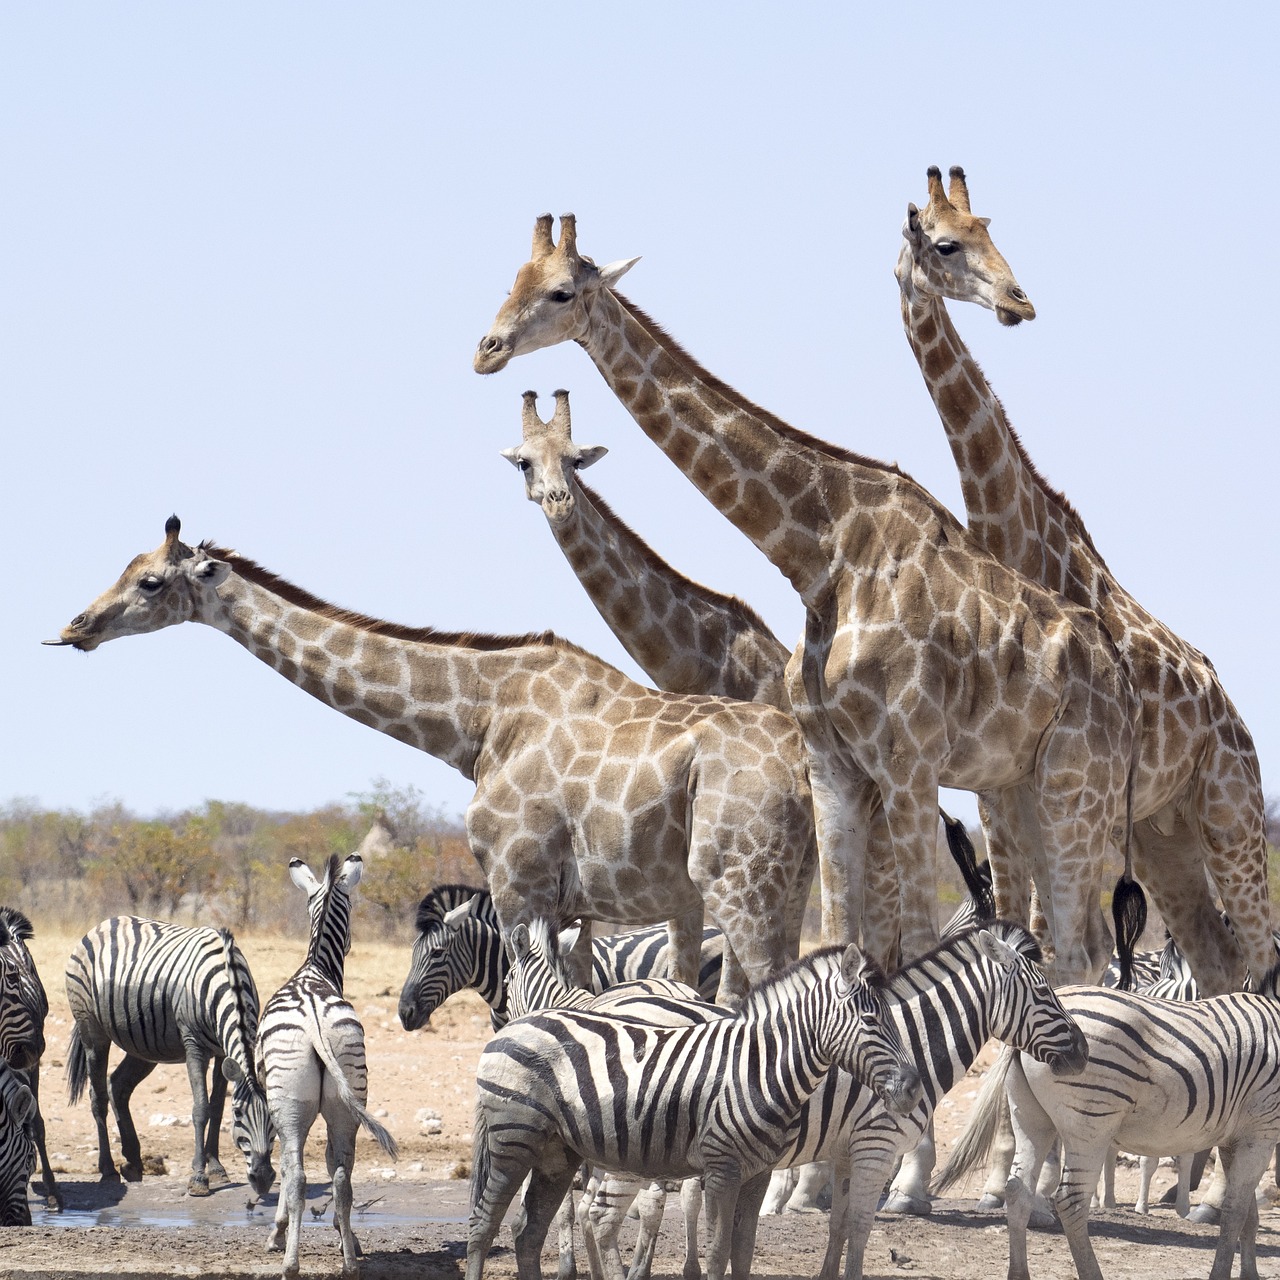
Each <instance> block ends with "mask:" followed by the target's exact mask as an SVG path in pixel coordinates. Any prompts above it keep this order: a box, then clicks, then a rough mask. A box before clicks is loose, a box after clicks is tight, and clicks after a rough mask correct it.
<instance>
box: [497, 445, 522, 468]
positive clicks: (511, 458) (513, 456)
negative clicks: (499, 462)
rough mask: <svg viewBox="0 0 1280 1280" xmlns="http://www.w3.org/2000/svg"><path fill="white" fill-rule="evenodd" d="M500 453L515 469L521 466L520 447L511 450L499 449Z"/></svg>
mask: <svg viewBox="0 0 1280 1280" xmlns="http://www.w3.org/2000/svg"><path fill="white" fill-rule="evenodd" d="M498 452H499V453H500V454H502V456H503V457H504V458H506V460H507V461H508V462H509V463H511V465H512V466H513V467H518V466H519V465H520V446H519V445H516V446H515V447H513V448H511V449H499V450H498Z"/></svg>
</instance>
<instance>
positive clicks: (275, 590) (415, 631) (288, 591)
mask: <svg viewBox="0 0 1280 1280" xmlns="http://www.w3.org/2000/svg"><path fill="white" fill-rule="evenodd" d="M200 550H201V551H203V552H205V553H206V554H207V555H210V556H213V557H214V558H215V559H218V560H225V561H226V562H227V563H228V564H229V565H231V567H232V568H233V569H234V570H235V571H236V573H238V574H239V575H240V576H241V577H242V578H244V579H245V580H246V581H248V582H252V583H254V584H255V585H256V586H259V587H262V588H264V589H265V590H267V591H270V592H271V593H272V594H273V595H277V596H279V597H280V598H281V599H282V600H284V601H287V602H288V603H289V604H293V605H297V606H298V607H299V608H300V609H306V610H308V611H309V612H311V613H315V614H317V615H319V616H320V617H322V618H328V619H329V620H330V621H332V622H336V623H338V624H339V625H341V626H347V627H356V628H357V629H359V630H360V631H367V632H369V633H370V634H371V635H376V636H386V637H387V638H388V639H391V640H407V641H409V642H410V643H411V644H440V645H448V646H449V647H450V648H456V649H476V650H480V651H482V652H492V651H496V650H500V649H523V648H526V647H532V646H540V645H542V646H547V647H549V648H552V649H561V650H564V651H567V652H570V653H578V654H582V655H583V656H584V657H592V656H593V655H591V654H590V653H588V651H587V650H586V649H584V648H582V647H581V646H580V645H576V644H574V643H573V641H572V640H566V639H565V638H564V637H563V636H558V635H556V633H555V632H554V631H530V632H527V633H526V634H524V635H507V636H496V635H486V634H484V633H481V632H476V631H440V630H437V629H436V628H435V627H408V626H404V625H403V624H401V623H399V622H387V621H386V620H385V619H383V618H374V617H370V616H369V615H368V614H367V613H359V612H357V611H356V610H354V609H344V608H342V607H341V606H340V605H336V604H330V603H329V601H327V600H323V599H321V597H319V596H317V595H313V594H312V593H311V592H310V591H308V590H307V589H306V588H305V587H299V586H297V585H295V584H294V583H292V582H290V581H289V580H288V579H287V578H282V577H280V575H279V574H276V573H272V572H271V570H270V569H264V568H263V567H262V566H261V565H260V564H258V563H256V562H255V561H253V560H250V559H249V558H248V557H247V556H242V555H241V554H240V553H239V552H238V551H232V550H230V549H229V548H227V547H219V546H217V545H216V544H214V543H213V542H210V541H209V540H207V539H206V540H205V541H204V542H202V543H201V544H200ZM596 661H601V660H600V659H596Z"/></svg>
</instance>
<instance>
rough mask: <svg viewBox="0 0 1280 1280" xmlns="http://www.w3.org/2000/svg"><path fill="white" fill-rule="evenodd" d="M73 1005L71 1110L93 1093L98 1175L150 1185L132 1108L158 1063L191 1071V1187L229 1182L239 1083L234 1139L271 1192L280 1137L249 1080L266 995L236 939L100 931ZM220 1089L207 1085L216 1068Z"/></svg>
mask: <svg viewBox="0 0 1280 1280" xmlns="http://www.w3.org/2000/svg"><path fill="white" fill-rule="evenodd" d="M67 1000H68V1003H69V1004H70V1006H71V1016H72V1018H73V1019H74V1020H75V1026H74V1028H73V1029H72V1032H71V1046H70V1051H69V1053H68V1057H67V1083H68V1086H69V1089H70V1095H71V1102H72V1103H73V1104H74V1103H76V1102H78V1101H79V1100H80V1097H81V1095H82V1094H83V1093H84V1087H85V1084H86V1083H87V1084H88V1085H89V1093H90V1105H91V1106H92V1109H93V1118H94V1120H95V1121H96V1123H97V1128H98V1172H99V1173H100V1174H101V1176H102V1177H103V1178H104V1179H108V1180H119V1177H120V1174H121V1173H123V1175H124V1177H125V1178H126V1179H127V1180H128V1181H130V1182H137V1181H138V1180H140V1179H141V1177H142V1152H141V1148H140V1146H139V1143H138V1133H137V1130H136V1129H135V1128H134V1124H133V1118H132V1116H131V1115H130V1114H129V1099H130V1097H131V1096H132V1094H133V1091H134V1089H135V1088H136V1087H137V1086H138V1084H139V1083H140V1082H141V1081H142V1080H144V1079H145V1078H146V1077H147V1076H148V1075H150V1074H151V1072H152V1071H153V1070H154V1069H155V1066H156V1064H157V1063H160V1062H175V1063H176V1062H184V1063H186V1064H187V1074H188V1077H189V1079H190V1080H191V1082H192V1109H191V1121H192V1125H193V1127H194V1129H195V1156H194V1158H193V1160H192V1162H191V1168H192V1175H191V1178H190V1180H189V1182H188V1184H187V1189H188V1192H189V1194H191V1195H208V1194H209V1190H210V1185H211V1183H212V1185H213V1186H218V1185H221V1184H224V1183H226V1181H227V1175H226V1171H225V1170H224V1169H223V1167H222V1163H221V1161H220V1160H219V1159H218V1128H219V1125H220V1124H221V1120H222V1108H223V1104H224V1102H225V1099H226V1092H227V1081H228V1080H230V1081H231V1082H232V1103H231V1112H232V1135H233V1137H234V1138H235V1142H236V1145H237V1146H238V1147H239V1148H240V1150H241V1151H242V1152H244V1154H245V1158H246V1160H247V1161H248V1167H249V1182H250V1184H251V1185H252V1187H253V1189H254V1190H255V1191H256V1192H257V1193H258V1194H259V1195H264V1194H266V1192H267V1191H269V1190H270V1189H271V1183H272V1182H273V1180H274V1179H275V1170H274V1169H272V1167H271V1146H272V1143H273V1141H274V1136H275V1135H274V1133H273V1131H272V1128H271V1120H270V1116H269V1115H268V1114H267V1103H266V1098H265V1097H264V1095H263V1093H262V1089H261V1087H260V1085H259V1084H258V1080H257V1078H256V1077H255V1075H254V1069H253V1047H254V1040H255V1037H256V1035H257V1030H258V992H257V988H256V987H255V986H254V983H253V976H252V974H250V972H249V966H248V964H247V963H246V962H245V958H244V956H243V955H242V954H241V952H240V948H239V947H237V946H236V943H235V939H234V938H233V937H232V936H231V934H230V932H229V931H228V930H226V929H208V928H194V929H189V928H184V927H183V926H181V925H176V924H167V923H165V922H164V921H160V920H144V919H142V918H141V917H138V916H114V917H112V918H111V919H110V920H104V921H103V922H102V923H101V924H100V925H98V926H97V928H95V929H94V930H92V931H91V932H90V933H87V934H85V936H84V937H83V938H82V939H81V940H80V942H79V943H78V944H77V946H76V948H75V950H74V951H73V952H72V953H71V958H70V959H69V960H68V961H67ZM112 1044H115V1045H117V1046H119V1048H121V1049H123V1050H124V1053H125V1057H124V1060H123V1061H122V1062H121V1063H120V1064H119V1065H118V1066H117V1067H116V1069H115V1071H113V1072H112V1074H111V1103H112V1108H113V1110H114V1112H115V1117H116V1124H117V1125H118V1127H119V1129H120V1147H121V1151H122V1154H123V1155H124V1160H125V1163H124V1165H123V1167H122V1168H121V1169H120V1171H119V1172H117V1170H116V1167H115V1165H114V1164H113V1163H112V1160H111V1145H110V1141H109V1139H108V1136H107V1099H108V1091H107V1055H108V1054H109V1052H110V1050H111V1046H112ZM211 1060H212V1062H213V1064H214V1072H213V1085H212V1088H211V1089H209V1088H207V1087H206V1084H205V1073H206V1070H207V1068H208V1065H209V1062H210V1061H211Z"/></svg>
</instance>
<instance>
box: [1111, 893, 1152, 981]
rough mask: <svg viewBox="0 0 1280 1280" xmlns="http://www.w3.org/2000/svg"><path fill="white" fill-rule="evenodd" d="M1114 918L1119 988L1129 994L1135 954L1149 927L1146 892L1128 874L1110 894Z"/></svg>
mask: <svg viewBox="0 0 1280 1280" xmlns="http://www.w3.org/2000/svg"><path fill="white" fill-rule="evenodd" d="M1111 918H1112V919H1113V920H1114V921H1115V929H1116V954H1117V956H1118V957H1119V959H1120V980H1119V982H1117V983H1116V989H1117V990H1119V991H1128V990H1130V989H1131V988H1132V986H1133V953H1134V951H1135V950H1136V949H1137V946H1138V939H1139V938H1141V937H1142V931H1143V930H1144V929H1145V928H1146V927H1147V895H1146V894H1145V893H1143V891H1142V886H1141V885H1140V884H1139V883H1138V882H1137V881H1136V880H1131V879H1129V878H1128V876H1127V875H1122V876H1121V877H1120V879H1119V880H1117V881H1116V888H1115V892H1114V893H1113V894H1112V895H1111Z"/></svg>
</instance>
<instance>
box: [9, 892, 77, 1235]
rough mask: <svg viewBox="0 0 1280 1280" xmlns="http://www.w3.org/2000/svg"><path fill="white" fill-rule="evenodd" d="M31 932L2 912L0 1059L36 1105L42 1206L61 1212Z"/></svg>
mask: <svg viewBox="0 0 1280 1280" xmlns="http://www.w3.org/2000/svg"><path fill="white" fill-rule="evenodd" d="M34 933H35V931H34V930H33V929H32V927H31V921H30V920H28V919H27V917H26V916H24V915H23V914H22V912H21V911H15V910H14V909H13V908H12V907H0V1058H2V1059H3V1060H4V1061H5V1062H7V1063H9V1065H10V1066H13V1067H16V1068H18V1069H19V1070H20V1071H21V1072H22V1077H23V1079H24V1081H25V1083H26V1086H27V1088H28V1089H30V1090H31V1097H32V1099H33V1101H34V1104H35V1107H34V1110H33V1111H32V1113H31V1122H30V1123H31V1132H32V1136H33V1138H34V1139H35V1144H36V1151H37V1153H38V1154H39V1156H40V1175H41V1177H42V1178H43V1180H44V1188H43V1190H44V1198H45V1203H46V1204H47V1205H48V1206H49V1208H51V1209H59V1210H60V1209H61V1208H62V1207H63V1200H62V1191H61V1190H60V1188H59V1187H58V1183H57V1180H56V1179H55V1178H54V1176H53V1166H52V1165H51V1164H50V1163H49V1150H48V1147H47V1146H46V1145H45V1137H44V1117H43V1116H42V1115H41V1114H40V1059H41V1057H42V1056H43V1055H44V1045H45V1041H44V1022H45V1019H46V1018H47V1017H48V1016H49V998H48V996H47V995H46V994H45V990H44V983H43V982H41V981H40V975H39V973H37V972H36V962H35V960H34V959H33V958H32V955H31V952H30V951H29V950H28V949H27V939H28V938H30V937H33V936H34Z"/></svg>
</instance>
